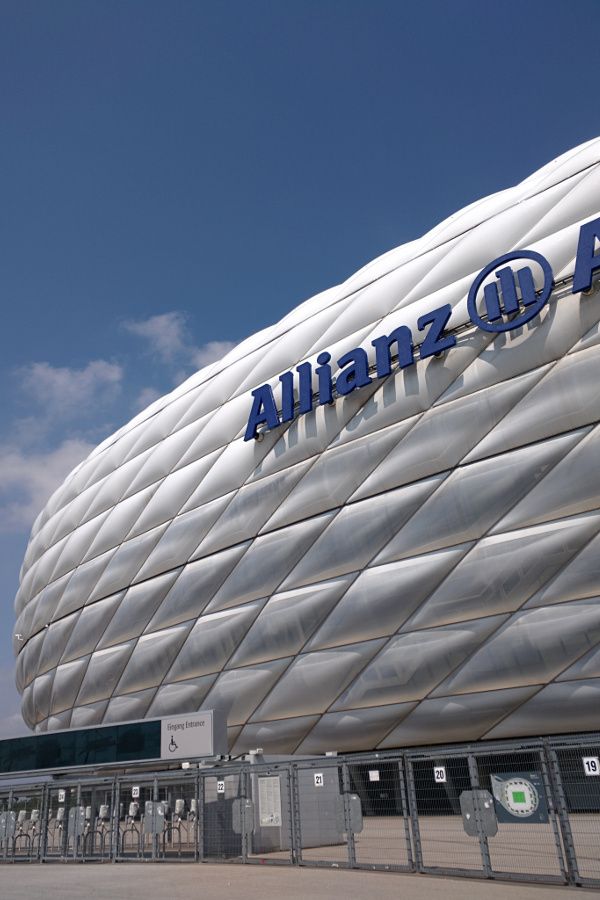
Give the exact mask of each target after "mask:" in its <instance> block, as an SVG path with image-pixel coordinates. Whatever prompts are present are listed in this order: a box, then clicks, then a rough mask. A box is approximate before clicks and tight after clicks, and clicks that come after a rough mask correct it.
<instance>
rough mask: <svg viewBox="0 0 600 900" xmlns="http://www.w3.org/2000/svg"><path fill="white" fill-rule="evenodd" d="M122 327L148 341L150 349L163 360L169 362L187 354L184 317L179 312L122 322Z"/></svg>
mask: <svg viewBox="0 0 600 900" xmlns="http://www.w3.org/2000/svg"><path fill="white" fill-rule="evenodd" d="M123 328H125V330H126V331H128V332H129V333H130V334H134V335H136V337H141V338H144V340H146V341H148V343H149V345H150V349H151V350H152V351H153V352H154V353H157V354H158V356H159V357H160V358H161V360H162V361H163V362H166V363H170V362H173V361H174V360H175V359H178V358H179V357H181V356H182V355H184V356H185V355H187V351H188V343H187V341H186V336H185V318H184V316H183V315H182V314H181V313H179V312H168V313H162V314H160V315H158V316H150V318H149V319H142V320H138V321H127V322H123Z"/></svg>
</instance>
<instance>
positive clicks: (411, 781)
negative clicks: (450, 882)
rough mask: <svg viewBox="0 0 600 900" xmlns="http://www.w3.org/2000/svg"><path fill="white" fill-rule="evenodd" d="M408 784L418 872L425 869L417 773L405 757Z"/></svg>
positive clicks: (410, 761)
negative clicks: (420, 828)
mask: <svg viewBox="0 0 600 900" xmlns="http://www.w3.org/2000/svg"><path fill="white" fill-rule="evenodd" d="M405 763H406V786H407V788H408V808H409V811H410V821H411V824H412V833H413V840H414V844H415V865H416V869H417V872H422V871H423V848H422V846H421V832H420V830H419V812H418V809H417V794H416V791H415V775H414V772H413V765H412V760H410V759H405Z"/></svg>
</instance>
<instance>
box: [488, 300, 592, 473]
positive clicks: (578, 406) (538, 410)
mask: <svg viewBox="0 0 600 900" xmlns="http://www.w3.org/2000/svg"><path fill="white" fill-rule="evenodd" d="M561 302H562V301H561ZM599 378H600V354H598V352H597V349H596V348H592V349H590V350H585V351H582V352H580V353H575V354H570V355H568V356H565V357H564V358H563V359H561V360H559V361H558V362H557V363H556V365H555V366H553V367H552V368H550V370H547V371H546V372H545V373H544V377H543V378H542V379H541V380H540V381H539V383H538V384H536V385H535V386H534V387H533V388H532V389H531V391H530V392H529V393H528V394H527V396H526V397H525V398H524V399H523V400H521V402H520V403H517V404H516V406H515V408H514V409H513V410H511V411H510V412H509V413H508V415H507V416H506V417H505V418H504V419H503V421H502V422H501V423H500V424H499V425H498V426H497V427H496V428H495V429H494V431H493V432H491V433H490V434H489V435H488V436H487V438H486V439H485V440H483V441H482V442H481V444H480V445H479V446H478V447H477V448H476V450H475V451H474V452H473V454H472V458H474V459H475V458H481V457H482V456H488V455H491V454H493V453H501V452H504V451H505V450H507V449H511V448H513V447H516V446H519V445H521V444H524V443H529V442H533V441H539V440H542V439H544V438H547V437H551V436H553V435H555V434H560V433H561V432H564V431H572V430H574V429H577V428H581V426H582V425H587V424H589V423H592V422H597V421H598V419H599V418H600V397H599V396H598V392H597V391H595V390H594V385H595V384H596V383H597V382H598V379H599Z"/></svg>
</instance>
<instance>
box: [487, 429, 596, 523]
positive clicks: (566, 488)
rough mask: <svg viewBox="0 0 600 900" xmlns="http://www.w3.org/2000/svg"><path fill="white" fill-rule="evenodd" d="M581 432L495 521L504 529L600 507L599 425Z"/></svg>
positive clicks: (576, 433)
mask: <svg viewBox="0 0 600 900" xmlns="http://www.w3.org/2000/svg"><path fill="white" fill-rule="evenodd" d="M574 434H575V435H578V434H582V440H580V441H579V442H578V443H577V445H576V446H574V447H573V449H572V450H571V451H570V452H569V453H568V455H567V456H566V457H565V459H563V460H562V462H560V463H559V464H558V465H557V466H555V468H554V469H553V470H552V471H551V472H549V473H548V475H546V477H545V478H544V479H543V481H542V482H541V483H540V484H539V485H538V486H537V487H534V488H533V490H531V491H530V492H529V493H528V494H527V496H526V497H525V498H524V500H522V501H521V503H519V504H518V506H516V507H515V509H513V510H511V512H510V513H509V514H508V515H507V516H505V518H504V519H503V520H502V522H500V523H499V524H498V527H499V528H501V529H502V530H503V531H507V530H508V529H509V528H520V527H522V526H523V525H533V524H535V523H537V522H543V521H547V520H548V519H558V518H562V517H563V516H572V515H575V514H576V513H581V512H585V511H586V510H589V509H598V508H599V507H600V484H599V482H598V477H597V471H598V454H599V453H600V427H596V428H594V430H593V431H592V432H591V434H589V435H588V434H587V433H586V432H583V433H582V432H574Z"/></svg>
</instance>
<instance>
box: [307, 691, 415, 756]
mask: <svg viewBox="0 0 600 900" xmlns="http://www.w3.org/2000/svg"><path fill="white" fill-rule="evenodd" d="M414 707H415V704H414V703H395V704H393V705H392V706H380V707H378V708H377V709H355V710H352V711H351V712H334V713H327V714H326V715H324V716H322V717H321V718H320V719H319V721H318V722H317V724H316V725H315V727H314V728H313V729H312V731H311V732H310V733H309V734H308V736H307V737H306V738H305V739H304V740H303V741H302V743H301V744H300V746H299V747H298V750H297V752H298V753H300V754H302V753H322V752H323V750H324V748H331V749H332V750H335V749H337V748H338V747H343V748H344V750H348V751H350V752H351V751H354V750H370V749H372V748H373V747H376V746H377V744H378V743H379V742H380V741H381V740H382V739H383V738H384V737H385V735H386V734H387V732H388V731H390V729H392V728H394V727H395V726H396V725H398V723H399V722H401V721H402V720H403V719H404V717H405V716H407V715H408V713H410V711H411V710H412V709H414Z"/></svg>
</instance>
